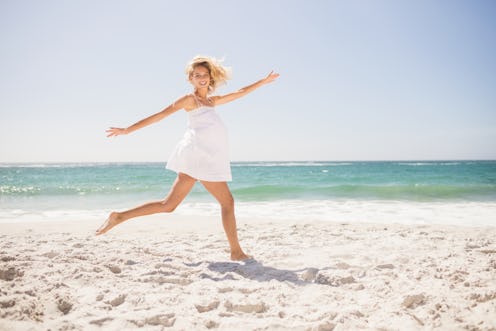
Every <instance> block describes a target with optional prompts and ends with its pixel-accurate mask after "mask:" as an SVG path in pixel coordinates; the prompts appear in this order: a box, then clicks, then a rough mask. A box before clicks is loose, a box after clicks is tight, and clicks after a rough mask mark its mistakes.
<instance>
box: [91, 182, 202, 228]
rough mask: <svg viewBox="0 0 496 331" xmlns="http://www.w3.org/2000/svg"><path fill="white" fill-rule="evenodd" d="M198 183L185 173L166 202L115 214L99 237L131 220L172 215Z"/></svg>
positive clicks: (152, 203) (110, 216)
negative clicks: (147, 216)
mask: <svg viewBox="0 0 496 331" xmlns="http://www.w3.org/2000/svg"><path fill="white" fill-rule="evenodd" d="M195 183H196V179H194V178H193V177H191V176H188V175H186V174H183V173H179V174H178V175H177V178H176V181H175V182H174V184H173V185H172V188H171V190H170V192H169V194H168V195H167V197H166V198H165V199H164V200H161V201H154V202H149V203H146V204H144V205H142V206H139V207H136V208H133V209H129V210H126V211H123V212H113V213H111V214H110V215H109V217H108V218H107V220H106V221H105V222H104V223H103V225H102V226H101V227H100V228H99V229H98V230H97V231H96V234H97V235H100V234H104V233H105V232H107V231H109V230H110V229H112V228H113V227H114V226H116V225H118V224H120V223H122V222H125V221H127V220H129V219H131V218H135V217H139V216H145V215H151V214H156V213H170V212H173V211H174V209H176V207H177V206H178V205H179V204H180V203H181V201H183V200H184V198H185V197H186V196H187V195H188V193H189V192H190V191H191V189H192V188H193V186H194V185H195Z"/></svg>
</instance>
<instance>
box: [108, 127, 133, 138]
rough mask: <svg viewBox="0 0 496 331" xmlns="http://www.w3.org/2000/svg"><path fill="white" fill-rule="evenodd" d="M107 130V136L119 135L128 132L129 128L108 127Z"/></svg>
mask: <svg viewBox="0 0 496 331" xmlns="http://www.w3.org/2000/svg"><path fill="white" fill-rule="evenodd" d="M105 132H107V137H117V136H120V135H122V134H127V133H128V131H127V129H123V128H110V129H107V130H106V131H105Z"/></svg>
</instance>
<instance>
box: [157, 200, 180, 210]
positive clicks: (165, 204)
mask: <svg viewBox="0 0 496 331" xmlns="http://www.w3.org/2000/svg"><path fill="white" fill-rule="evenodd" d="M160 205H161V206H160V211H161V212H163V213H172V212H173V211H174V210H176V208H177V205H178V204H177V203H172V202H171V201H169V200H167V199H165V200H163V201H161V202H160Z"/></svg>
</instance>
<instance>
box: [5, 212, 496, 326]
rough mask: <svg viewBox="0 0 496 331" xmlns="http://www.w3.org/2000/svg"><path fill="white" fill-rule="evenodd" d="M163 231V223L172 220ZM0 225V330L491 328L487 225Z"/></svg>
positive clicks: (493, 256) (492, 264) (495, 277)
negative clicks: (238, 253)
mask: <svg viewBox="0 0 496 331" xmlns="http://www.w3.org/2000/svg"><path fill="white" fill-rule="evenodd" d="M172 220H173V221H172ZM100 223H101V222H100V221H96V220H88V221H86V222H81V221H69V222H56V221H54V222H47V223H18V224H14V223H9V224H0V233H1V235H0V261H1V262H0V263H1V264H0V265H1V268H0V278H1V279H0V284H1V288H2V289H1V290H0V304H1V305H2V312H1V313H0V329H15V330H35V329H40V328H52V329H60V328H66V329H74V330H121V329H123V328H124V329H139V328H143V327H146V329H147V330H163V329H169V328H170V329H171V330H188V329H200V330H208V329H213V330H233V329H239V327H240V326H243V329H245V330H255V329H256V330H260V329H262V330H349V329H358V328H360V329H378V328H382V329H385V330H397V329H401V330H418V329H440V330H445V329H450V330H457V329H464V328H468V329H479V330H490V329H491V328H496V318H495V317H496V313H495V312H496V290H495V289H496V241H495V240H494V238H496V228H495V227H480V228H479V227H459V226H454V225H404V224H372V223H346V222H341V223H339V222H337V223H330V222H322V221H315V220H305V219H300V220H286V221H281V220H271V219H265V220H256V219H249V218H239V219H238V228H239V237H240V242H241V244H242V246H243V248H244V249H245V250H246V251H247V253H248V254H251V255H254V257H255V259H253V260H249V261H245V262H232V261H230V260H229V257H228V245H227V240H226V238H225V235H224V233H223V229H222V224H221V221H220V217H218V216H216V217H212V216H206V217H194V216H184V215H173V214H172V215H160V216H148V217H144V218H142V219H136V220H131V221H129V222H126V223H124V224H122V225H119V226H118V227H116V228H114V229H112V230H111V231H110V232H109V233H107V234H104V235H102V236H98V237H97V236H94V235H93V231H94V230H96V228H97V227H98V226H99V225H100Z"/></svg>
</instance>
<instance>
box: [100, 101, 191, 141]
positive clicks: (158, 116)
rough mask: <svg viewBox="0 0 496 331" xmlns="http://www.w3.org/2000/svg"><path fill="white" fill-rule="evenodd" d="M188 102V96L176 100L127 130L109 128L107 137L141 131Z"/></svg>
mask: <svg viewBox="0 0 496 331" xmlns="http://www.w3.org/2000/svg"><path fill="white" fill-rule="evenodd" d="M188 102H189V96H184V97H182V98H180V99H178V100H177V101H175V102H174V103H173V104H171V105H169V106H167V107H166V108H164V109H163V110H162V111H160V112H158V113H156V114H153V115H151V116H149V117H147V118H145V119H142V120H141V121H139V122H136V123H134V124H133V125H131V126H129V127H127V128H114V127H112V128H109V129H107V130H106V132H107V137H116V136H119V135H123V134H129V133H131V132H134V131H136V130H139V129H142V128H144V127H145V126H148V125H150V124H153V123H156V122H159V121H161V120H163V119H164V118H166V117H167V116H169V115H171V114H173V113H175V112H176V111H178V110H180V109H183V108H184V107H185V105H187V103H188Z"/></svg>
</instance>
